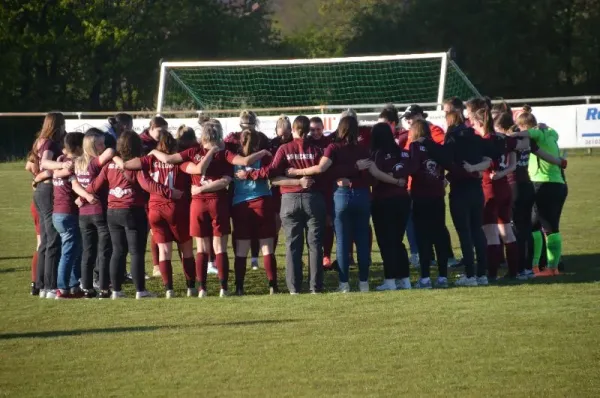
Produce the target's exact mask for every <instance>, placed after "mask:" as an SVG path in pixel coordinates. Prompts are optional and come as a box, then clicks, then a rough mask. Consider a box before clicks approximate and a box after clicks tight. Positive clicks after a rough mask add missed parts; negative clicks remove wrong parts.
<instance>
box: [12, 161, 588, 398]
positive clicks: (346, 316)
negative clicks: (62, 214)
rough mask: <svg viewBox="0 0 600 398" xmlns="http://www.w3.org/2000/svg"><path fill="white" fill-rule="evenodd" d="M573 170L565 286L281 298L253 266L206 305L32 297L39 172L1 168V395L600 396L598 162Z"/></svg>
mask: <svg viewBox="0 0 600 398" xmlns="http://www.w3.org/2000/svg"><path fill="white" fill-rule="evenodd" d="M569 162H570V164H569V170H568V177H569V184H570V185H569V189H570V196H569V198H568V200H567V204H566V207H565V211H564V217H563V225H562V231H563V233H564V252H565V262H566V264H567V270H568V273H567V274H566V275H564V276H562V277H560V278H557V279H556V280H552V281H550V280H546V281H535V282H531V283H525V284H515V285H501V286H493V287H488V288H474V289H458V288H454V289H448V290H445V291H437V290H433V291H409V292H406V291H404V292H400V291H399V292H386V293H369V294H358V293H354V294H348V295H337V294H324V295H317V296H314V295H300V296H289V295H286V294H282V295H278V296H274V297H270V296H266V295H263V294H264V293H265V292H266V281H265V276H264V272H263V271H254V272H253V271H249V272H248V281H247V285H248V291H249V293H250V294H249V295H248V296H246V297H243V298H237V297H230V298H226V299H219V298H217V297H215V296H214V295H215V293H216V279H215V278H214V277H211V278H212V279H210V281H209V283H210V284H211V291H210V293H211V294H212V297H209V298H207V299H205V300H199V299H186V298H178V299H175V300H169V301H167V300H165V299H155V300H146V301H135V300H131V299H129V300H121V301H115V302H113V301H110V300H108V301H106V300H105V301H98V300H94V301H85V300H76V301H66V302H57V301H54V300H52V301H50V300H41V299H38V298H33V297H30V296H29V295H28V287H29V279H30V277H29V267H30V262H31V261H30V256H31V252H32V250H33V249H34V247H35V237H34V232H33V225H32V222H31V218H30V215H29V203H30V200H31V188H30V187H29V185H28V184H29V183H28V181H29V178H28V177H27V175H26V173H25V172H24V171H22V166H21V165H20V164H1V165H0V181H2V188H0V192H1V194H0V213H1V215H2V222H0V237H1V244H0V307H1V309H0V395H6V396H46V397H50V396H74V395H88V396H92V395H105V396H167V395H174V396H192V395H196V396H198V395H202V396H399V395H404V396H434V395H435V396H461V397H464V396H473V397H484V396H540V397H542V396H543V397H546V396H570V397H575V396H577V397H580V396H589V397H598V396H600V372H599V370H598V369H599V368H598V366H599V364H600V333H599V331H600V284H599V283H598V280H600V263H599V260H600V254H599V250H598V249H599V245H598V238H597V236H598V232H599V226H600V223H599V221H600V216H599V214H598V212H597V203H598V198H599V197H600V186H599V185H598V182H599V181H600V171H599V170H600V159H598V158H594V157H572V158H570V159H569ZM457 242H458V240H457V239H456V236H455V235H454V236H453V243H454V244H455V246H456V243H457ZM455 250H456V252H457V253H459V250H458V249H457V248H456V247H455ZM282 254H283V253H282V252H281V248H280V251H279V252H278V261H279V265H280V269H281V268H282V266H283V264H284V257H283V256H282ZM373 256H374V257H373V259H374V263H375V264H374V267H373V271H374V272H373V274H372V286H373V285H375V283H378V282H379V281H380V280H381V264H380V256H379V253H378V250H377V248H376V247H375V248H374V254H373ZM148 259H149V256H148ZM174 266H175V268H176V269H177V275H176V278H177V282H178V285H177V290H178V293H179V294H180V295H181V294H182V293H183V291H184V286H183V277H182V274H181V270H180V266H179V265H178V263H175V264H174ZM147 269H148V270H150V269H151V268H150V264H149V263H147ZM354 281H356V277H355V276H354V279H353V287H355V282H354ZM280 285H282V286H284V281H283V272H280ZM335 285H336V275H335V274H332V273H328V274H327V286H328V289H330V290H332V289H333V288H334V287H335ZM149 287H150V289H151V290H154V291H157V292H158V291H160V290H161V289H160V282H159V281H158V280H153V281H152V282H151V283H150V284H149ZM128 289H130V287H129V288H128ZM127 293H128V294H129V296H131V290H128V291H127Z"/></svg>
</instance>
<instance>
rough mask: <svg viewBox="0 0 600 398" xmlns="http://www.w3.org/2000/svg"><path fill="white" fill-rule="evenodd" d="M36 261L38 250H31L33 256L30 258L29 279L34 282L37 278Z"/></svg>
mask: <svg viewBox="0 0 600 398" xmlns="http://www.w3.org/2000/svg"><path fill="white" fill-rule="evenodd" d="M37 263H38V252H37V251H35V252H33V258H32V259H31V281H32V282H35V280H36V278H37Z"/></svg>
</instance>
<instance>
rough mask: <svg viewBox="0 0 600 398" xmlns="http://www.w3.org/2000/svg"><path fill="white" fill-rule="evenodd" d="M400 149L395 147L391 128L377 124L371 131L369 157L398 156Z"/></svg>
mask: <svg viewBox="0 0 600 398" xmlns="http://www.w3.org/2000/svg"><path fill="white" fill-rule="evenodd" d="M400 152H401V149H400V147H399V146H398V145H396V141H395V140H394V134H393V133H392V128H391V127H390V125H389V124H387V123H377V124H376V125H374V126H373V129H372V130H371V157H372V158H373V159H375V158H376V157H377V156H378V154H400Z"/></svg>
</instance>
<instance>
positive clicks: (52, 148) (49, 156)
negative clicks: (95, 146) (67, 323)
mask: <svg viewBox="0 0 600 398" xmlns="http://www.w3.org/2000/svg"><path fill="white" fill-rule="evenodd" d="M64 133H65V118H64V116H63V114H62V113H57V112H52V113H48V114H47V115H46V117H45V118H44V124H43V125H42V130H41V131H40V132H39V134H38V138H37V139H36V140H35V142H34V143H33V147H32V151H33V152H34V153H35V154H36V158H37V159H38V165H37V166H38V167H37V169H38V170H39V171H40V172H39V173H38V174H37V175H36V176H35V177H34V179H33V187H34V188H35V193H34V194H33V201H34V202H35V207H36V209H37V212H38V214H39V216H40V246H39V250H38V267H37V277H36V286H37V288H38V289H39V296H40V298H45V297H46V291H54V292H55V291H56V270H57V267H58V261H59V258H60V236H59V235H58V232H56V229H55V228H54V225H53V223H52V211H53V209H54V188H53V186H52V180H51V178H52V173H51V171H49V170H48V167H47V166H48V163H49V161H53V160H55V159H56V158H58V156H60V155H61V151H62V139H63V136H64ZM51 297H52V295H51Z"/></svg>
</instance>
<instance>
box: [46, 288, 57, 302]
mask: <svg viewBox="0 0 600 398" xmlns="http://www.w3.org/2000/svg"><path fill="white" fill-rule="evenodd" d="M46 298H47V299H53V300H54V299H55V298H56V290H46Z"/></svg>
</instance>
